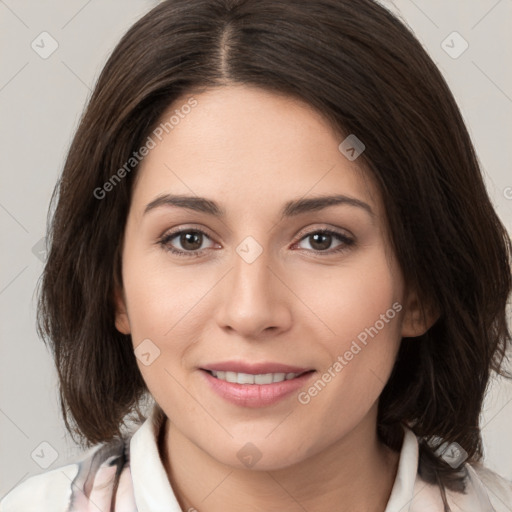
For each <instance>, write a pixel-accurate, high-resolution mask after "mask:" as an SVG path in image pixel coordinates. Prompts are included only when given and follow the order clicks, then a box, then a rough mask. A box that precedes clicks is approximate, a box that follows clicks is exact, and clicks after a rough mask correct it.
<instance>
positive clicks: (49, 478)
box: [0, 464, 79, 512]
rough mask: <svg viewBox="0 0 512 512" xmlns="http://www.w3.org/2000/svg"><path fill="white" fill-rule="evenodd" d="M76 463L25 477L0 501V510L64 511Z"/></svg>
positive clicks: (68, 500)
mask: <svg viewBox="0 0 512 512" xmlns="http://www.w3.org/2000/svg"><path fill="white" fill-rule="evenodd" d="M78 469H79V466H78V464H68V465H67V466H62V467H60V468H57V469H53V470H51V471H46V472H45V473H41V474H39V475H35V476H32V477H30V478H27V479H26V480H25V481H24V482H22V483H21V484H19V485H17V486H16V487H15V488H14V489H12V490H11V491H10V492H9V493H8V494H7V495H6V496H5V497H4V498H3V499H2V501H0V512H21V511H23V512H36V511H37V512H47V511H48V512H50V510H52V511H54V512H65V511H67V510H68V506H69V503H70V498H71V482H72V481H73V479H74V478H75V477H76V475H77V473H78Z"/></svg>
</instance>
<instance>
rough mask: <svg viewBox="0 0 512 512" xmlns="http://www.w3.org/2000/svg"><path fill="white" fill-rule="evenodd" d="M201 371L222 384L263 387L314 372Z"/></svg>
mask: <svg viewBox="0 0 512 512" xmlns="http://www.w3.org/2000/svg"><path fill="white" fill-rule="evenodd" d="M201 370H203V371H205V372H207V373H209V374H210V375H211V376H212V377H214V378H216V379H218V380H222V381H224V382H230V383H232V384H249V385H251V384H253V385H259V386H262V385H265V384H274V383H277V382H283V381H285V380H292V379H296V378H299V377H301V376H302V375H305V374H307V373H311V372H314V371H315V370H306V371H300V372H275V373H272V372H271V373H256V374H254V373H242V372H234V371H222V370H207V369H205V368H201Z"/></svg>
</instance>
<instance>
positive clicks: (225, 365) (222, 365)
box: [201, 361, 313, 375]
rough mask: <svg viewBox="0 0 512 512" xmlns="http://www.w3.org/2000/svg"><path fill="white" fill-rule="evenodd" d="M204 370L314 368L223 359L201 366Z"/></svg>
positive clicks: (297, 370) (260, 371)
mask: <svg viewBox="0 0 512 512" xmlns="http://www.w3.org/2000/svg"><path fill="white" fill-rule="evenodd" d="M201 369H203V370H209V371H212V370H213V371H220V372H235V373H249V374H252V375H261V374H265V373H304V372H307V371H310V370H313V368H301V367H298V366H290V365H287V364H281V363H267V362H264V363H248V362H244V361H221V362H218V363H211V364H208V365H206V366H201Z"/></svg>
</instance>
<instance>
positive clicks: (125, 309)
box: [116, 85, 434, 512]
mask: <svg viewBox="0 0 512 512" xmlns="http://www.w3.org/2000/svg"><path fill="white" fill-rule="evenodd" d="M189 96H190V95H187V96H184V97H183V98H180V99H178V100H177V101H176V102H175V103H174V104H173V105H172V106H171V107H170V108H169V111H168V112H166V113H165V114H164V115H163V116H162V119H168V118H169V117H170V114H171V113H172V111H173V110H174V109H176V108H179V107H180V105H183V104H185V103H186V101H187V98H188V97H189ZM194 98H195V99H196V100H197V102H198V103H197V106H196V107H195V108H194V109H192V111H191V112H190V113H189V114H187V115H186V116H185V117H184V118H183V119H180V122H179V124H177V125H176V126H174V128H173V130H172V131H169V133H168V134H164V136H163V137H162V140H161V142H158V144H157V145H156V147H155V148H154V149H152V150H151V151H150V152H149V154H148V155H147V156H146V157H145V159H144V161H143V162H142V164H141V168H140V169H139V173H138V175H137V180H136V183H135V188H134V194H133V198H132V204H131V207H130V212H129V215H128V219H127V224H126V230H125V236H124V241H123V252H122V259H123V265H122V275H123V289H122V290H119V291H118V294H117V299H116V300H117V315H116V327H117V328H118V330H120V331H121V332H123V333H125V334H131V335H132V340H133V345H134V348H136V347H137V346H138V345H139V344H140V343H141V342H142V341H143V340H145V339H150V340H151V342H152V343H154V345H156V346H157V347H158V349H159V350H160V354H159V356H158V357H157V358H156V359H155V360H154V361H153V362H152V363H151V364H150V365H148V366H146V365H144V364H142V363H141V361H138V364H139V368H140V371H141V373H142V375H143V378H144V380H145V382H146V383H147V386H148V388H149V390H150V392H151V394H152V395H153V397H154V398H155V400H156V401H157V402H158V403H159V404H160V406H161V407H162V409H163V410H164V412H165V413H166V415H167V418H168V421H167V422H166V426H165V429H166V430H165V437H164V443H163V448H162V450H163V453H162V457H163V459H164V461H165V466H166V470H167V472H168V475H169V480H170V482H171V484H172V486H173V489H174V491H175V493H176V494H177V496H178V500H179V501H180V505H181V506H182V508H183V510H188V509H189V507H195V508H196V509H197V510H198V511H200V512H203V511H208V512H216V511H221V510H222V511H223V512H226V511H228V512H229V511H234V510H241V509H242V510H249V511H274V510H275V511H278V510H279V511H282V510H287V511H302V510H304V509H307V510H308V511H309V512H315V511H325V510H334V509H335V510H344V511H345V510H346V511H349V510H359V511H362V510H364V511H383V510H384V509H385V505H386V503H387V501H388V498H389V494H390V492H391V489H392V486H393V483H394V479H395V475H396V470H397V463H398V454H397V453H394V452H392V451H391V450H389V449H388V448H386V447H385V446H383V445H382V444H381V443H380V442H379V440H378V438H377V434H376V417H377V405H378V398H379V395H380V393H381V391H382V389H383V387H384V385H385V383H386V381H387V379H388V377H389V375H390V373H391V370H392V367H393V363H394V361H395V357H396V354H397V351H398V348H399V344H400V340H401V337H402V336H418V335H420V334H422V333H424V332H425V331H426V330H427V329H428V327H429V326H430V325H431V324H432V323H433V321H434V319H425V323H424V322H423V321H422V320H420V316H419V304H418V303H417V300H416V296H415V294H414V293H413V292H412V291H406V290H405V287H404V283H403V279H402V275H401V272H400V269H399V267H398V265H397V263H396V261H395V259H394V256H393V254H392V251H391V250H390V245H389V236H388V229H387V226H386V216H385V211H384V209H383V205H382V204H381V200H380V195H379V192H378V190H377V188H376V187H375V185H374V184H373V183H372V180H371V179H370V177H369V175H368V174H367V173H366V171H365V170H364V169H363V168H362V165H360V163H359V162H360V161H358V160H357V159H356V160H355V161H353V162H351V161H349V160H348V159H347V158H346V157H345V156H344V155H343V154H342V153H341V152H340V151H339V150H338V146H339V144H340V142H341V141H342V140H343V138H342V137H340V135H338V134H337V133H335V131H334V130H333V129H332V127H331V126H330V125H329V124H328V123H327V122H326V121H325V120H324V119H323V117H321V116H320V114H318V113H317V112H316V111H314V110H313V109H312V108H310V107H309V106H308V105H306V104H305V103H302V102H300V101H299V100H297V99H294V98H291V97H286V96H281V95H277V94H275V93H271V92H268V91H264V90H262V89H259V88H255V87H250V86H242V85H229V86H225V87H221V88H217V89H210V90H208V91H207V92H202V93H200V94H195V95H194ZM171 193H172V194H186V195H189V196H192V197H193V196H200V197H206V198H208V199H210V200H212V201H215V202H217V203H218V204H219V206H221V207H222V208H223V209H225V210H226V215H225V217H224V218H216V217H215V216H212V215H209V214H207V213H204V212H196V211H193V210H190V209H188V210H187V209H183V208H178V207H174V206H160V207H157V208H153V209H151V210H150V211H148V212H147V213H144V210H145V208H146V206H147V205H148V204H149V203H151V202H152V201H153V200H154V199H155V198H157V197H158V196H160V195H162V194H171ZM332 194H344V195H346V196H350V197H352V198H356V199H358V200H360V201H364V202H365V203H367V204H368V205H369V206H370V207H371V209H372V211H373V215H370V214H369V213H368V212H367V211H366V210H365V209H363V208H360V207H355V206H350V205H347V204H344V205H336V206H330V207H327V208H324V209H321V210H318V211H313V212H305V213H302V214H300V215H297V216H294V217H291V218H284V219H281V218H280V212H281V209H282V207H283V205H284V204H285V202H287V201H289V200H293V199H300V198H303V197H306V198H311V197H317V196H323V195H332ZM194 228H196V229H197V228H200V229H202V230H204V231H205V232H206V233H207V236H204V237H203V238H202V239H201V235H198V239H197V240H196V241H194V239H193V238H192V243H191V245H189V246H187V245H183V242H185V244H186V240H184V238H183V237H182V238H181V239H180V236H175V237H174V238H170V239H169V238H168V239H167V241H166V246H163V245H162V244H161V243H159V240H160V239H161V237H162V235H165V234H168V233H170V232H171V230H177V229H189V230H190V231H192V232H193V231H194ZM325 228H327V229H332V230H334V231H337V232H339V233H340V234H341V235H343V236H346V237H349V238H350V239H351V240H353V241H354V243H353V244H351V245H349V244H346V243H345V242H344V241H343V239H341V240H340V239H338V238H337V237H336V236H333V237H332V238H331V239H330V242H329V237H327V239H326V240H322V239H321V238H320V239H317V240H316V242H315V238H313V237H311V236H309V237H308V236H306V235H312V234H314V233H316V232H317V231H318V230H321V229H325ZM248 236H251V237H253V238H254V239H255V240H256V241H257V243H258V244H259V245H260V246H261V248H262V251H263V252H262V253H261V254H260V255H259V257H257V258H256V259H255V261H253V262H252V263H247V262H246V261H245V260H244V259H243V258H242V257H240V256H239V254H238V253H237V252H236V248H237V246H239V244H240V243H241V242H242V241H243V240H244V239H245V238H246V237H248ZM194 244H195V245H194ZM322 244H323V245H322ZM170 246H172V247H174V248H175V249H177V250H180V249H181V250H182V251H186V250H187V248H188V250H189V251H193V250H194V249H196V248H199V249H200V250H201V253H200V255H199V256H187V255H186V256H183V257H181V256H177V255H174V254H172V253H171V252H169V250H168V248H169V247H170ZM166 247H167V249H166ZM323 247H324V248H323ZM339 247H343V250H342V251H341V252H337V253H335V252H333V251H334V250H335V249H337V248H339ZM397 302H398V303H399V304H400V305H401V306H402V309H401V311H400V312H399V313H397V314H396V316H394V318H393V319H392V320H389V321H388V322H385V323H384V324H385V325H384V327H383V328H382V329H380V330H379V332H378V334H377V335H376V336H374V337H373V338H369V341H368V343H367V345H366V346H364V348H362V350H361V351H360V352H359V353H357V355H355V356H354V357H353V359H352V360H351V361H349V362H348V364H347V365H346V366H344V368H343V370H342V371H340V372H339V373H337V374H336V377H334V378H332V380H331V382H329V383H328V384H327V385H326V386H325V388H324V389H323V390H322V391H321V392H319V393H318V394H317V396H315V397H313V398H312V399H311V401H310V402H309V403H308V404H301V403H299V401H298V399H297V393H293V394H292V395H291V396H289V397H287V398H285V399H284V400H281V401H279V402H278V403H276V404H273V405H270V406H266V407H262V408H247V407H244V406H241V405H234V404H232V403H229V402H227V401H225V400H224V399H223V398H221V397H219V396H218V395H216V394H215V393H213V392H212V391H211V390H210V389H209V387H208V386H207V385H206V383H205V379H204V375H203V373H202V371H201V370H199V368H200V367H201V366H204V365H206V364H208V363H213V362H218V361H226V360H242V361H250V362H264V361H267V362H268V361H271V362H279V363H285V364H289V365H294V366H300V367H307V368H313V369H315V370H316V375H315V377H316V378H318V377H319V376H321V375H322V374H323V373H324V372H325V371H326V370H327V369H328V368H329V367H332V365H333V363H334V362H335V361H336V360H337V358H338V356H340V355H343V354H344V353H345V352H346V351H347V350H348V349H349V348H350V346H351V343H352V341H353V340H356V339H357V336H358V334H360V333H361V332H362V331H364V329H365V328H368V327H370V326H374V325H375V323H376V321H377V320H379V318H381V315H383V314H385V313H386V311H387V310H389V309H390V308H392V305H393V304H394V303H397ZM316 378H315V379H313V382H314V380H316ZM248 442H250V443H252V444H253V445H255V446H256V447H257V450H258V452H259V453H260V454H261V458H260V460H259V461H258V462H257V463H256V464H255V465H254V466H253V467H251V468H249V467H246V466H245V465H244V464H243V463H242V462H241V461H240V459H239V458H238V457H237V453H238V452H239V450H240V449H241V448H242V447H244V446H245V445H246V443H248Z"/></svg>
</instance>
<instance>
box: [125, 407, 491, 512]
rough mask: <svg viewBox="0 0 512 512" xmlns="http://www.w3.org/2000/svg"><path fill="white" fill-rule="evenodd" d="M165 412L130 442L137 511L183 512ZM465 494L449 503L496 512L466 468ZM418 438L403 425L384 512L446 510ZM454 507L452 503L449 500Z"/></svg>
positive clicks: (469, 510) (154, 412) (454, 495)
mask: <svg viewBox="0 0 512 512" xmlns="http://www.w3.org/2000/svg"><path fill="white" fill-rule="evenodd" d="M162 416H163V412H162V411H161V409H160V408H159V407H158V406H157V405H156V404H155V405H154V406H153V409H152V411H151V414H150V416H149V417H148V418H147V420H146V421H145V422H144V423H143V424H142V425H141V426H140V427H139V429H138V430H137V431H136V432H135V433H134V434H133V436H132V438H131V440H130V470H131V474H132V479H133V492H134V497H135V503H136V505H137V510H138V512H182V509H181V508H180V505H179V503H178V500H177V499H176V496H175V494H174V492H173V489H172V487H171V485H170V483H169V479H168V477H167V473H166V471H165V468H164V466H163V463H162V461H161V459H160V455H159V452H158V444H157V438H158V432H159V429H160V426H161V422H162ZM466 467H468V471H469V477H470V478H469V485H468V491H467V493H466V494H460V493H451V492H450V491H447V496H448V498H449V500H453V503H454V504H456V505H457V506H459V507H460V506H462V507H464V508H459V509H455V510H464V511H465V512H473V511H474V512H493V510H494V509H493V508H492V505H491V504H490V502H489V499H488V497H487V493H486V491H485V489H484V487H483V485H482V483H481V481H480V480H479V478H478V476H477V473H476V472H475V471H474V470H473V469H472V468H471V467H469V465H467V466H466ZM417 470H418V438H417V437H416V435H415V434H414V432H413V431H412V430H410V429H409V428H407V427H405V426H404V439H403V443H402V448H401V451H400V458H399V462H398V470H397V474H396V478H395V482H394V484H393V488H392V491H391V495H390V497H389V500H388V504H387V506H386V509H385V511H384V512H427V511H431V510H443V507H442V501H441V497H440V493H439V488H438V487H437V486H434V485H430V484H428V483H426V482H425V481H423V480H422V479H421V478H420V477H419V475H418V473H417ZM449 503H450V504H451V503H452V501H449Z"/></svg>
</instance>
